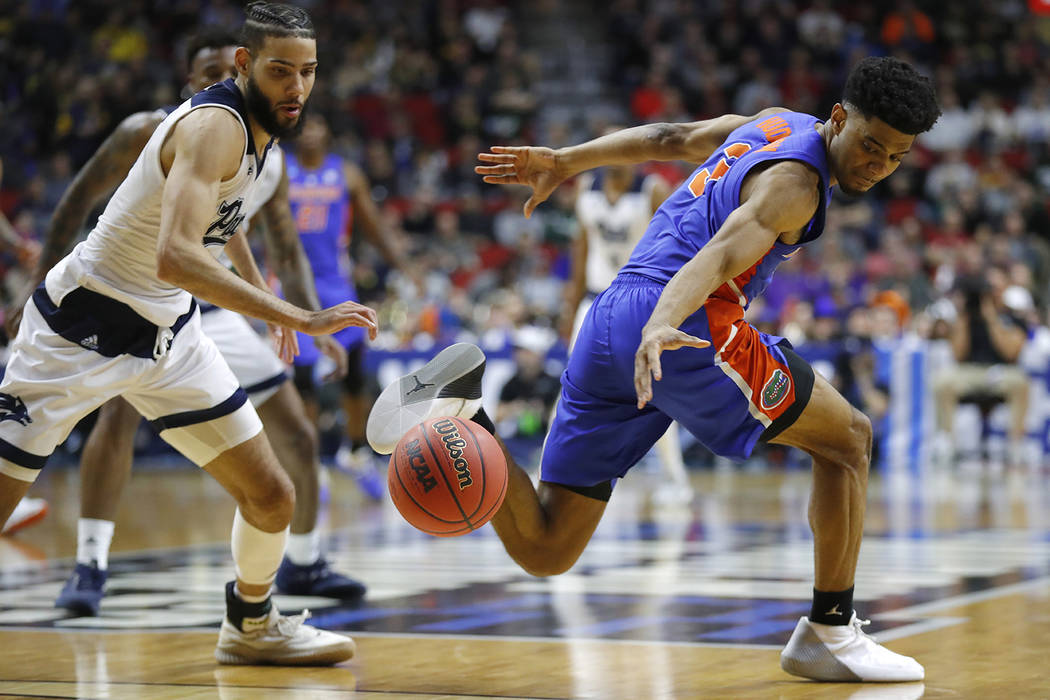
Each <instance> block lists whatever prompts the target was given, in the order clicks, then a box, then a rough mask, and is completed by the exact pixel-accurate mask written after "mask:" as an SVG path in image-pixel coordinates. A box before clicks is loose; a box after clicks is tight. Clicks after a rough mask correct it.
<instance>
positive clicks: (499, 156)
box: [474, 146, 568, 218]
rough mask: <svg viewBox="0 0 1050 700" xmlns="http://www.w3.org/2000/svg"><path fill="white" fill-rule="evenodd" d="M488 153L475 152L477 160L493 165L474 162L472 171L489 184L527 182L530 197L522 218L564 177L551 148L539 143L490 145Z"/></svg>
mask: <svg viewBox="0 0 1050 700" xmlns="http://www.w3.org/2000/svg"><path fill="white" fill-rule="evenodd" d="M490 151H491V152H490V153H479V154H478V160H480V161H481V162H482V163H493V164H494V165H477V166H475V167H474V172H476V173H477V174H478V175H484V178H483V179H484V181H485V182H488V183H491V184H493V185H527V186H528V187H531V188H532V196H531V197H529V201H527V202H525V209H524V213H525V217H526V218H528V217H530V216H532V212H533V210H535V209H536V207H537V206H538V205H539V204H540V203H541V202H544V201H546V200H547V197H550V195H551V192H553V191H554V189H555V188H556V187H557V186H558V185H560V184H561V183H562V181H564V180H565V178H566V177H567V176H568V175H567V174H566V173H563V172H562V171H561V169H560V168H559V167H558V159H557V157H556V156H555V153H554V149H552V148H545V147H543V146H493V147H492V148H491V149H490Z"/></svg>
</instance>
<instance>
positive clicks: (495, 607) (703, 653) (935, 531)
mask: <svg viewBox="0 0 1050 700" xmlns="http://www.w3.org/2000/svg"><path fill="white" fill-rule="evenodd" d="M637 477H640V478H636V475H632V477H631V478H629V479H627V480H625V481H624V482H623V483H622V484H620V486H619V487H618V488H617V491H616V494H615V495H614V497H613V501H612V503H611V505H610V509H609V512H608V516H607V518H606V521H605V522H603V524H602V526H601V527H600V528H599V531H598V533H597V535H596V538H595V541H594V542H592V546H591V547H589V548H588V551H587V552H586V553H585V554H584V556H583V558H581V561H580V562H579V563H578V564H577V566H576V567H575V568H574V569H573V570H572V571H570V572H569V573H568V574H565V575H563V576H560V577H555V578H552V579H548V580H539V579H534V578H531V577H529V576H527V575H525V574H523V573H521V572H520V571H519V570H518V569H517V568H516V567H515V566H514V565H513V564H512V563H511V562H510V561H509V559H508V558H507V556H506V554H505V553H504V552H503V551H502V548H501V546H500V544H499V542H498V540H497V539H496V538H495V537H494V536H493V535H492V533H491V531H490V529H489V528H486V531H485V532H483V533H478V534H475V535H471V536H468V537H461V538H453V539H435V538H429V537H427V536H424V535H421V534H418V533H415V532H414V531H413V530H411V528H409V527H408V526H407V525H405V524H404V523H403V522H402V521H401V520H400V518H399V517H398V516H397V514H396V513H395V512H393V510H392V507H391V506H389V505H388V504H386V503H383V504H369V503H364V502H362V500H361V499H360V497H359V496H358V495H357V492H356V490H355V489H354V487H353V484H352V482H351V481H349V480H347V479H346V478H345V477H342V476H341V475H334V476H333V482H332V501H331V503H330V504H329V507H328V511H327V518H328V525H329V527H330V528H331V532H332V535H331V537H330V538H329V547H330V558H331V559H332V561H333V563H334V564H335V565H336V566H337V568H339V569H340V570H344V571H347V572H353V573H354V574H355V575H357V576H359V577H360V578H361V579H362V580H364V581H365V582H366V583H367V584H368V585H369V595H368V598H367V600H366V602H365V603H363V604H360V605H358V606H353V607H340V606H338V605H337V604H333V603H332V602H330V601H324V600H322V599H316V598H311V599H295V598H290V597H278V598H277V600H278V603H279V604H280V605H281V607H282V609H285V610H287V611H292V612H297V611H298V608H299V607H303V606H304V605H305V606H307V607H310V608H311V610H313V611H314V614H315V620H316V621H317V622H318V623H319V624H320V625H322V626H324V627H327V628H331V629H336V630H340V631H345V632H347V633H348V634H351V635H352V636H353V637H354V638H355V639H356V641H357V644H358V654H357V657H356V658H355V659H354V660H353V661H352V662H350V663H348V664H344V665H343V666H340V667H336V668H323V669H283V668H250V667H222V666H218V665H216V664H215V663H214V661H213V660H212V649H213V645H214V643H215V635H216V629H215V628H216V626H217V622H218V620H219V619H220V617H221V614H222V597H221V588H222V583H223V581H225V580H226V579H227V578H228V577H230V575H231V570H232V569H231V565H230V561H229V555H228V551H227V545H226V538H227V537H228V532H229V527H230V522H231V517H232V512H233V507H232V504H231V503H230V501H229V499H228V498H227V497H225V495H224V494H223V493H222V492H221V491H220V490H219V489H218V488H217V487H216V486H215V485H214V484H212V483H211V482H210V481H209V480H208V479H207V478H205V477H204V476H203V475H201V474H199V473H197V472H195V471H191V470H176V471H166V472H157V471H142V472H140V473H138V474H137V475H136V476H135V477H134V478H133V479H132V482H131V485H130V488H129V492H128V494H127V495H126V498H125V499H124V502H123V505H122V509H121V512H120V514H119V517H118V524H117V535H116V539H115V540H114V554H113V557H112V560H111V578H110V592H109V595H108V596H107V598H106V599H105V601H104V603H103V613H102V615H101V616H100V617H98V618H81V619H68V618H66V617H65V616H64V615H62V614H61V611H57V610H55V609H54V608H53V607H52V602H53V600H54V596H55V594H56V593H57V592H58V589H59V588H60V586H61V584H62V582H63V581H64V579H65V577H66V576H67V575H68V571H69V568H70V566H71V564H70V561H69V559H68V557H70V556H71V555H72V553H73V551H74V549H75V541H74V539H75V536H74V535H75V522H76V520H75V518H76V509H77V505H76V504H77V491H78V485H77V483H76V477H75V474H74V473H73V472H70V471H66V470H61V469H57V470H55V471H53V472H51V473H50V474H46V475H45V477H44V478H43V479H42V480H41V482H40V483H39V484H38V486H37V487H36V488H35V490H34V494H35V495H41V496H46V497H47V498H48V499H49V500H50V502H51V506H52V513H51V515H49V517H48V518H47V519H46V520H45V521H44V522H43V523H41V524H40V525H38V526H36V527H34V528H31V529H29V530H26V531H25V532H24V533H22V534H20V535H19V536H18V537H16V538H0V697H47V698H73V697H78V698H112V699H116V700H122V699H125V698H128V699H130V698H226V699H237V700H241V699H248V698H252V699H254V698H267V699H268V698H321V699H327V698H368V699H370V700H371V699H379V698H382V699H383V700H390V699H394V698H411V699H412V700H421V699H424V698H426V699H436V698H471V699H475V698H597V699H600V700H605V699H606V698H625V699H630V700H634V699H648V698H653V699H657V698H852V699H854V700H862V699H867V700H873V699H876V698H879V699H881V698H918V697H926V698H1030V697H1050V671H1048V670H1047V666H1046V657H1047V650H1048V649H1050V515H1048V514H1047V508H1046V506H1047V503H1048V502H1050V486H1048V481H1050V480H1048V479H1047V478H1045V477H1043V476H1042V475H1041V474H1027V473H1026V474H1021V473H1014V472H1005V473H992V474H989V473H987V472H982V471H981V468H980V467H979V466H973V465H970V466H968V467H965V468H961V469H960V470H959V472H958V473H956V474H953V475H944V474H942V475H938V476H934V477H929V478H926V479H915V478H899V479H889V480H882V479H874V480H873V483H872V488H871V494H870V498H869V517H868V536H867V537H866V539H865V545H864V548H863V550H862V553H861V563H860V569H859V571H858V576H857V597H858V609H859V610H860V612H861V613H862V616H865V617H870V618H871V619H872V625H871V627H870V628H868V629H869V630H872V631H873V633H874V634H875V635H876V636H877V637H879V638H880V639H882V640H886V641H887V643H888V645H889V646H890V647H891V648H893V649H894V650H897V651H900V652H902V653H905V654H909V655H913V656H915V657H916V658H917V659H919V661H920V662H922V663H923V664H924V665H925V666H926V673H927V678H926V681H925V683H912V684H890V685H861V684H817V683H812V682H808V681H804V680H801V679H796V678H793V677H791V676H788V675H787V674H785V673H783V672H782V671H781V670H780V668H779V665H778V654H779V649H780V647H781V646H782V644H783V643H784V641H785V640H786V639H787V636H788V635H790V631H791V629H792V628H793V627H794V623H795V621H796V620H797V618H798V616H799V615H801V614H806V613H807V610H808V598H809V591H810V587H811V586H812V582H811V572H810V570H811V562H812V554H811V551H810V548H811V541H810V538H809V535H808V528H807V526H806V521H805V505H806V494H807V490H808V475H807V474H806V473H804V472H790V473H773V472H770V473H748V472H743V471H731V472H718V473H710V472H706V473H698V474H696V475H695V486H696V488H697V494H698V495H697V498H696V500H695V501H694V502H693V504H692V505H691V507H687V508H681V507H671V506H663V505H658V504H653V503H651V501H650V498H649V493H651V488H650V487H651V485H652V484H651V479H652V477H651V476H650V477H646V475H644V474H639V475H637Z"/></svg>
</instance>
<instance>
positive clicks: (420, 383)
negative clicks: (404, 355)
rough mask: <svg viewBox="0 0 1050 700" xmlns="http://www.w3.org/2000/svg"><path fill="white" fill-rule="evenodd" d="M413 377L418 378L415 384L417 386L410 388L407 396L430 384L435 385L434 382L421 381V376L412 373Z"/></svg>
mask: <svg viewBox="0 0 1050 700" xmlns="http://www.w3.org/2000/svg"><path fill="white" fill-rule="evenodd" d="M412 378H413V379H415V380H416V386H415V388H412V389H409V390H408V392H407V393H406V394H405V396H410V395H411V394H414V393H416V392H417V391H422V390H423V389H426V388H427V387H428V386H434V385H433V384H424V383H423V382H421V381H419V377H417V376H416V375H414V374H413V375H412Z"/></svg>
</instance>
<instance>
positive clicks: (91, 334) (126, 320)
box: [33, 283, 197, 360]
mask: <svg viewBox="0 0 1050 700" xmlns="http://www.w3.org/2000/svg"><path fill="white" fill-rule="evenodd" d="M33 303H34V304H36V308H37V310H38V311H39V312H40V315H41V316H43V317H44V321H46V322H47V325H48V327H50V328H51V330H53V331H54V332H55V333H57V334H58V335H60V336H62V337H63V338H65V339H66V340H68V341H69V342H71V343H73V344H74V345H79V346H80V347H82V348H84V349H86V350H91V351H93V352H97V353H98V354H99V355H103V356H104V357H116V356H118V355H133V356H135V357H141V358H143V359H146V360H153V359H155V358H154V357H153V349H154V347H155V346H156V343H157V331H158V330H159V326H157V324H155V323H152V322H150V321H147V320H146V319H145V318H143V317H142V316H140V315H139V314H138V313H136V311H135V310H134V309H132V308H131V307H130V306H128V305H127V304H125V303H124V302H121V301H117V300H116V299H114V298H112V297H108V296H106V295H105V294H99V293H98V292H93V291H91V290H90V289H87V288H85V287H77V288H76V289H74V290H73V291H71V292H69V293H68V294H66V296H65V297H64V298H63V299H62V304H61V305H56V304H55V302H53V301H51V297H50V296H48V293H47V289H46V288H45V287H44V285H43V283H41V284H40V286H39V287H37V288H36V291H35V292H33ZM196 311H197V301H196V300H193V299H191V300H190V309H189V311H187V312H186V313H184V314H182V315H181V316H179V317H178V318H177V319H176V320H175V323H173V324H171V333H172V342H174V337H175V336H177V335H178V333H179V331H180V330H182V327H183V326H185V325H186V324H187V323H188V322H189V320H190V319H191V318H193V314H194V313H196Z"/></svg>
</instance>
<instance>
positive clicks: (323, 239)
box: [286, 153, 351, 290]
mask: <svg viewBox="0 0 1050 700" xmlns="http://www.w3.org/2000/svg"><path fill="white" fill-rule="evenodd" d="M286 164H287V165H286V167H287V168H288V201H289V203H290V204H291V206H292V216H293V217H294V219H295V225H296V228H298V229H299V237H300V238H301V239H302V242H303V249H304V250H305V251H306V256H307V257H308V258H309V259H310V266H311V267H312V268H313V271H314V278H315V279H316V281H317V286H318V289H319V290H320V289H321V288H322V287H329V286H341V287H343V288H345V286H346V284H347V282H348V280H349V279H350V268H349V265H348V258H347V247H348V246H349V244H350V217H351V206H350V191H349V189H348V187H347V182H346V176H345V174H344V171H343V160H342V159H341V158H340V157H339V156H337V155H335V154H332V153H330V154H328V155H327V156H325V159H324V161H322V163H321V167H319V168H317V169H316V170H307V169H306V168H304V167H303V166H302V165H300V163H299V160H298V158H296V157H295V155H294V154H291V153H289V154H287V156H286Z"/></svg>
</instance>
